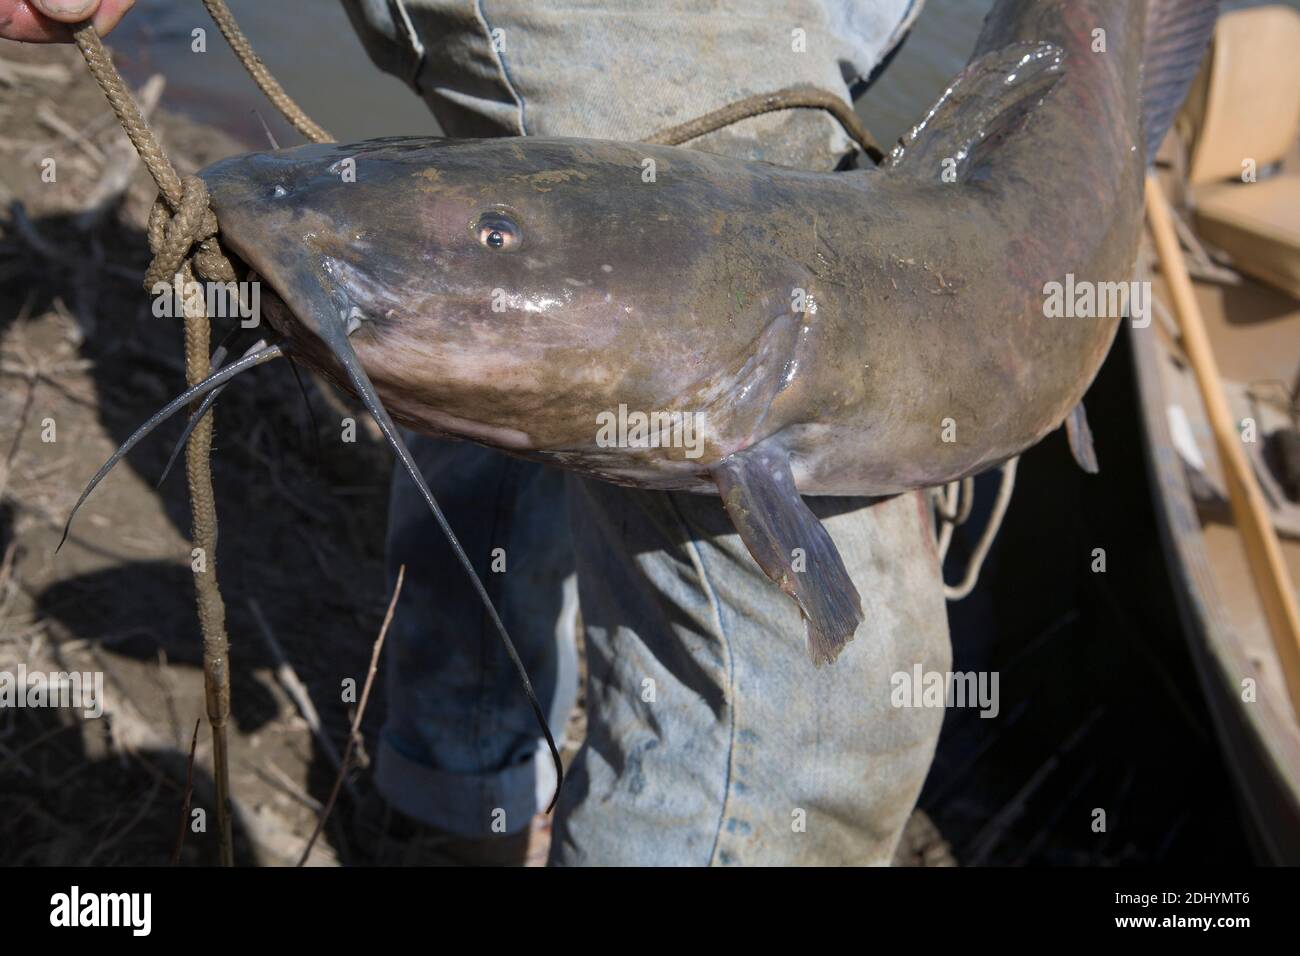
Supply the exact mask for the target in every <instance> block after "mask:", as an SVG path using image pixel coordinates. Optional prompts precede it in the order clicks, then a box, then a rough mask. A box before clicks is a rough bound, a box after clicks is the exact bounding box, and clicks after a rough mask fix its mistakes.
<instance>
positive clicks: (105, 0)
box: [0, 0, 135, 43]
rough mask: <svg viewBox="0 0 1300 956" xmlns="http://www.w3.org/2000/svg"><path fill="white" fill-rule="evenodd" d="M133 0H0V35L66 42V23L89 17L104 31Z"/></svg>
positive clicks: (68, 35)
mask: <svg viewBox="0 0 1300 956" xmlns="http://www.w3.org/2000/svg"><path fill="white" fill-rule="evenodd" d="M134 5H135V0H0V38H3V39H5V40H22V41H23V42H25V43H67V42H68V41H69V40H71V39H72V29H71V28H70V27H69V26H68V24H70V23H80V22H81V21H82V20H87V19H89V20H92V21H93V22H94V24H95V32H96V33H98V34H99V35H100V36H103V35H104V34H106V33H107V32H108V31H109V30H111V29H113V27H115V26H117V21H118V20H121V19H122V16H123V15H124V14H125V13H126V11H128V10H130V9H131V7H132V6H134Z"/></svg>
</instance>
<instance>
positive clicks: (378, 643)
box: [298, 565, 406, 866]
mask: <svg viewBox="0 0 1300 956" xmlns="http://www.w3.org/2000/svg"><path fill="white" fill-rule="evenodd" d="M405 578H406V565H402V566H401V567H400V568H398V569H397V584H396V585H395V586H394V587H393V596H392V598H390V599H389V601H388V610H387V611H386V612H385V613H384V623H383V624H382V625H381V626H380V628H379V636H378V637H377V638H375V647H374V650H373V651H371V652H370V670H369V671H368V672H367V673H366V683H365V686H364V687H363V688H362V690H361V700H360V701H358V703H357V712H356V714H355V715H354V716H353V718H352V730H351V732H350V733H349V734H348V745H347V747H345V748H344V750H343V764H342V766H340V767H339V772H338V776H336V777H335V778H334V786H333V787H331V788H330V795H329V799H328V800H326V801H325V810H324V812H323V813H321V815H320V819H319V820H317V821H316V829H315V830H313V831H312V834H311V839H309V840H308V841H307V846H306V847H305V848H304V849H303V851H302V858H301V859H299V860H298V865H299V866H302V865H303V864H305V863H306V862H307V857H308V856H310V855H311V849H312V847H313V846H315V845H316V839H317V838H318V837H319V836H320V833H321V830H323V829H325V823H326V821H327V820H329V817H330V813H331V811H333V809H334V803H335V801H337V800H338V796H339V790H340V789H341V788H342V786H343V779H344V775H345V774H346V773H347V769H348V765H349V763H350V762H351V760H352V752H353V751H354V750H355V749H356V743H357V740H358V739H360V737H361V718H362V717H364V716H365V713H366V704H367V703H369V701H370V688H371V687H372V686H373V685H374V683H375V674H376V673H377V672H378V671H379V654H380V652H381V651H382V650H383V649H384V638H385V637H386V636H387V635H388V625H389V624H391V623H392V622H393V612H394V611H395V610H397V598H398V596H399V595H400V594H401V593H402V581H403V580H405Z"/></svg>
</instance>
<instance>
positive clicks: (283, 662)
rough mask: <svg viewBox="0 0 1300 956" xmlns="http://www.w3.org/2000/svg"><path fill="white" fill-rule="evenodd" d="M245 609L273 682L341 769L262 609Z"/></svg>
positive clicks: (308, 696)
mask: <svg viewBox="0 0 1300 956" xmlns="http://www.w3.org/2000/svg"><path fill="white" fill-rule="evenodd" d="M248 609H249V610H250V611H252V612H253V619H254V620H255V621H256V622H257V629H258V630H259V631H261V633H262V639H263V640H264V641H265V642H266V647H267V650H269V651H270V652H271V657H272V659H273V660H274V661H275V679H276V681H278V682H279V684H280V686H281V687H283V688H284V692H285V693H286V694H288V695H289V697H290V699H291V700H292V701H293V703H294V706H296V707H297V708H298V713H299V714H301V715H302V719H303V720H305V721H306V722H307V726H308V727H310V728H311V732H312V736H314V737H315V738H316V742H317V743H318V744H319V745H320V748H321V752H322V753H323V754H324V755H325V757H326V759H327V760H329V762H330V763H331V764H332V765H333V766H334V769H335V770H339V769H341V768H342V766H343V761H342V759H341V758H340V757H339V752H338V750H337V749H336V748H335V746H334V743H333V741H331V740H330V739H329V737H328V735H326V733H325V728H324V727H323V726H322V725H321V720H320V714H319V713H318V712H317V710H316V705H315V704H313V703H312V701H311V694H310V693H308V691H307V685H306V684H304V683H303V682H302V680H301V679H300V678H299V677H298V673H297V671H295V670H294V669H293V665H292V664H290V663H289V659H288V658H287V657H285V654H284V649H283V648H282V647H280V642H279V641H277V640H276V638H275V632H274V631H272V630H271V625H270V624H269V623H268V622H267V620H266V617H265V616H264V615H263V614H262V608H261V606H260V605H259V604H258V603H257V600H256V599H255V598H249V599H248ZM348 792H349V793H350V794H352V796H353V797H355V796H356V795H357V794H356V791H355V789H354V788H353V787H352V786H351V785H350V784H349V786H348Z"/></svg>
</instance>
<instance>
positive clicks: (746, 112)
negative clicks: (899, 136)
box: [204, 0, 885, 165]
mask: <svg viewBox="0 0 1300 956" xmlns="http://www.w3.org/2000/svg"><path fill="white" fill-rule="evenodd" d="M204 2H205V3H206V2H208V0H204ZM216 2H220V0H216ZM790 109H809V110H826V112H828V113H830V114H831V115H832V116H833V117H835V119H836V120H838V121H839V124H840V126H842V127H843V128H844V132H845V133H847V134H848V135H849V137H850V138H851V139H852V140H853V141H854V142H855V143H857V144H858V145H859V146H861V147H862V151H863V152H864V153H866V154H867V155H868V156H870V157H871V160H872V162H874V163H875V164H876V165H880V163H881V162H882V161H883V160H884V158H885V153H884V151H883V150H882V149H881V148H880V146H879V145H878V144H877V143H876V141H875V139H874V138H873V137H872V135H871V133H870V132H869V131H868V130H867V127H866V126H865V125H863V123H862V120H860V119H858V115H857V114H856V113H854V112H853V108H852V107H850V106H849V104H848V103H845V102H844V100H842V99H840V97H838V96H836V95H835V94H834V93H831V92H829V91H827V90H822V89H818V88H817V87H815V86H791V87H787V88H786V89H784V90H777V91H776V92H775V93H760V94H758V95H757V96H749V97H746V98H745V99H743V100H737V101H736V102H734V103H729V104H727V105H726V106H724V107H722V108H721V109H716V110H714V111H713V112H712V113H705V114H704V115H703V116H700V117H697V118H695V119H693V120H690V121H689V122H686V123H682V124H680V125H678V126H672V127H669V128H668V129H665V130H661V131H660V132H658V133H656V134H655V135H653V136H651V137H650V138H649V139H647V140H646V142H647V143H650V144H653V145H658V146H681V145H682V144H683V143H686V142H689V141H690V140H693V139H697V138H699V137H701V136H703V135H704V134H706V133H712V132H715V131H717V130H720V129H722V128H723V127H724V126H730V125H732V124H733V123H738V122H740V121H741V120H743V119H749V118H750V117H753V116H761V115H762V114H764V113H775V112H778V111H780V110H790Z"/></svg>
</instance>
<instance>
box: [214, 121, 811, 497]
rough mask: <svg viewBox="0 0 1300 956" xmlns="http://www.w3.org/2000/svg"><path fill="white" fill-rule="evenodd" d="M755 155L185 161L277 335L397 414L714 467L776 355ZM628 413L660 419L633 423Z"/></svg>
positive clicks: (532, 142)
mask: <svg viewBox="0 0 1300 956" xmlns="http://www.w3.org/2000/svg"><path fill="white" fill-rule="evenodd" d="M750 167H752V170H753V171H752V173H751V174H748V175H746V171H747V170H749V169H750ZM738 169H740V170H741V172H740V174H738V172H737V171H738ZM767 169H770V167H766V166H764V165H762V164H748V165H740V164H737V163H736V161H734V160H720V159H719V158H716V157H711V156H709V155H707V154H702V153H698V152H694V151H687V150H678V149H670V148H664V147H650V146H641V145H635V144H618V143H607V142H599V141H586V140H545V139H534V138H526V139H493V140H440V139H427V138H420V139H411V138H398V139H385V140H376V141H371V142H367V143H363V144H355V145H335V144H330V145H309V146H303V147H298V148H295V149H288V150H282V151H276V152H271V153H254V154H249V155H245V156H239V157H235V158H232V159H228V160H224V161H222V162H218V163H216V164H215V165H213V166H211V167H209V168H208V169H207V170H206V171H204V172H203V173H202V174H201V175H202V178H203V179H204V181H205V182H206V184H207V186H208V189H209V192H210V196H211V201H212V205H213V208H214V209H215V211H216V213H217V218H218V221H219V222H220V224H221V238H222V242H223V244H224V245H225V246H226V247H227V248H228V249H230V250H231V251H232V252H234V253H235V254H236V255H237V256H238V257H239V258H241V259H243V260H244V261H245V262H246V263H247V264H248V265H249V266H250V267H251V269H252V270H253V271H255V272H256V273H257V274H258V275H259V276H260V277H261V278H262V279H263V280H264V286H263V289H262V302H263V311H264V314H265V317H266V318H267V320H268V322H269V324H270V325H271V326H272V327H273V328H274V329H275V331H276V332H278V333H279V334H280V335H281V336H282V337H283V339H284V340H286V343H285V344H286V347H287V350H288V351H290V352H291V353H292V354H294V355H295V356H296V357H298V358H300V359H301V360H303V361H304V362H306V363H307V364H309V365H311V366H313V367H315V368H316V369H317V370H319V371H321V372H322V373H323V374H325V375H326V376H328V377H330V378H332V379H333V380H334V381H336V382H337V383H339V384H341V385H343V386H344V387H347V388H350V389H352V390H353V391H356V392H358V393H359V394H361V395H362V397H363V398H364V397H365V396H364V387H363V386H362V385H361V384H360V383H361V382H362V380H363V379H368V380H369V381H370V382H372V383H373V386H374V389H375V390H376V391H377V393H378V396H379V398H380V399H382V404H383V405H384V406H385V407H386V408H387V409H388V411H389V412H391V414H392V417H393V418H394V419H395V420H397V421H398V422H400V423H402V424H403V425H406V426H408V427H410V428H412V429H414V430H416V431H418V432H422V433H426V434H437V435H447V436H452V437H459V438H467V439H471V440H474V441H477V442H480V443H482V444H486V445H490V446H494V447H497V448H501V449H503V450H506V451H509V452H512V453H515V454H520V455H524V456H527V457H534V458H540V459H543V460H553V461H557V462H558V463H561V464H564V465H566V466H567V467H570V468H577V469H579V470H584V471H588V472H591V473H594V474H597V475H600V476H601V477H606V478H609V479H611V480H615V481H622V482H624V483H632V484H647V485H652V486H654V487H688V486H691V485H693V484H699V483H701V482H705V483H707V484H708V486H709V487H712V482H711V481H707V479H706V477H705V476H706V472H707V469H708V467H710V466H711V465H712V464H714V463H716V462H717V461H719V460H721V459H722V458H724V457H726V456H727V455H728V454H731V453H732V452H734V451H736V450H737V449H739V448H743V447H745V446H746V445H748V444H750V443H752V442H753V441H754V440H756V438H755V436H756V434H757V433H758V431H760V430H761V428H762V422H763V419H764V418H765V416H766V413H767V410H768V407H769V405H770V402H771V399H772V398H773V397H774V396H775V394H776V393H777V391H778V390H779V389H780V384H781V375H782V373H783V371H784V370H785V368H786V367H787V366H788V365H789V363H790V362H791V351H792V348H793V344H794V328H795V324H794V323H793V322H792V320H791V318H790V316H789V315H788V313H789V311H790V310H789V302H788V299H786V298H785V296H786V293H785V292H784V291H783V290H784V289H785V288H787V287H788V284H787V283H784V282H783V281H781V280H780V279H779V278H778V276H779V274H780V273H781V270H782V269H783V268H786V269H788V268H789V267H788V265H783V263H785V262H786V259H785V257H783V256H782V254H781V253H780V251H779V250H778V249H776V248H775V244H774V243H772V242H766V241H764V236H763V235H762V231H763V229H764V228H766V227H765V226H764V222H765V221H766V220H770V219H771V216H770V215H767V216H764V215H762V214H761V213H762V211H763V209H764V207H766V208H768V209H769V211H770V206H771V202H772V196H771V195H770V194H768V193H767V192H766V191H765V186H766V183H767V177H766V176H765V175H764V171H765V170H767ZM738 247H743V248H745V249H746V250H747V253H746V255H745V256H741V257H737V256H736V254H735V253H736V250H737V248H738ZM738 261H739V265H738V264H737V263H738ZM265 285H269V286H270V287H271V288H270V289H269V290H268V289H266V288H265ZM767 289H770V290H771V291H770V292H767V291H763V290H767ZM268 292H269V293H270V294H268ZM783 300H784V301H783ZM638 415H642V416H646V417H647V418H649V416H658V418H657V419H652V420H651V422H650V423H651V424H654V423H656V422H657V423H658V424H660V425H667V426H669V428H675V429H676V431H675V432H674V433H672V434H675V435H676V439H675V440H664V441H660V440H659V438H660V436H659V435H658V433H657V432H655V433H654V435H653V437H652V436H651V434H650V432H651V431H653V429H648V430H647V434H646V435H645V436H638V435H637V434H635V431H636V428H637V426H638V425H639V424H640V423H641V419H639V418H638ZM629 422H630V424H628V423H629ZM611 428H612V431H611ZM629 431H630V432H633V433H634V434H631V435H630V436H629V434H628V432H629ZM642 437H643V438H644V440H639V439H640V438H642ZM611 438H614V439H619V438H622V439H625V440H614V441H611V440H610V439H611ZM670 438H671V434H670Z"/></svg>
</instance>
